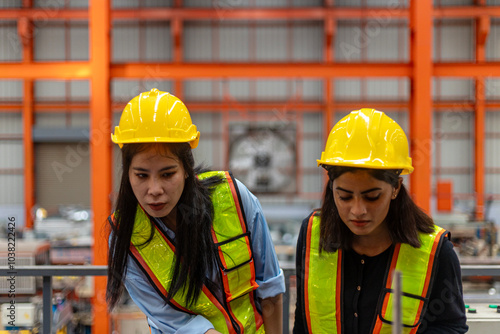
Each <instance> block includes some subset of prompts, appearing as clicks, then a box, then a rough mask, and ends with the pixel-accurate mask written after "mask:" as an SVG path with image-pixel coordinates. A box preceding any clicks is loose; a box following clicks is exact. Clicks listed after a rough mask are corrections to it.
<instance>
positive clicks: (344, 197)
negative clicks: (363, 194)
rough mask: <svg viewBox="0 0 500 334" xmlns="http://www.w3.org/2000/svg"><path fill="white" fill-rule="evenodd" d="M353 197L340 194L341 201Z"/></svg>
mask: <svg viewBox="0 0 500 334" xmlns="http://www.w3.org/2000/svg"><path fill="white" fill-rule="evenodd" d="M351 198H352V197H351V196H339V199H340V200H341V201H348V200H350V199H351Z"/></svg>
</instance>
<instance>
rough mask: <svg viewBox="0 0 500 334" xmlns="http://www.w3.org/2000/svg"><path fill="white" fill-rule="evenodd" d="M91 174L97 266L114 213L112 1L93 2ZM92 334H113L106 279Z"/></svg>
mask: <svg viewBox="0 0 500 334" xmlns="http://www.w3.org/2000/svg"><path fill="white" fill-rule="evenodd" d="M89 28H90V40H91V42H90V57H91V59H90V63H91V65H90V67H91V70H92V72H91V78H92V82H91V101H90V107H91V108H90V164H91V165H90V166H91V167H90V171H91V196H92V198H91V203H92V211H93V237H94V246H93V264H94V265H105V264H107V261H106V260H107V257H106V254H107V247H108V241H107V239H106V238H105V233H103V232H104V228H105V224H106V218H107V217H108V215H109V214H110V212H111V201H110V194H111V177H112V176H111V175H112V174H111V139H110V133H111V103H110V88H109V84H110V76H109V72H110V4H109V0H92V1H91V2H90V20H89ZM94 282H95V283H94V287H95V294H94V297H93V299H92V312H93V324H92V333H95V334H106V333H109V332H110V330H109V327H110V326H109V314H108V312H107V307H106V298H105V295H106V278H105V277H99V276H96V277H94Z"/></svg>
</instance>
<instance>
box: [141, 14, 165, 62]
mask: <svg viewBox="0 0 500 334" xmlns="http://www.w3.org/2000/svg"><path fill="white" fill-rule="evenodd" d="M170 30H171V29H170V22H169V21H166V22H163V21H161V22H145V23H144V33H143V34H142V36H144V37H145V39H146V48H145V50H144V59H143V60H144V61H171V60H172V35H171V32H170Z"/></svg>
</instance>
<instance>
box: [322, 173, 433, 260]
mask: <svg viewBox="0 0 500 334" xmlns="http://www.w3.org/2000/svg"><path fill="white" fill-rule="evenodd" d="M324 168H325V169H326V170H327V172H328V178H329V182H328V183H327V185H326V187H325V192H324V195H323V203H322V207H321V213H320V216H321V224H320V251H323V250H324V251H327V252H334V251H336V250H337V249H350V248H351V247H352V240H353V233H352V232H351V230H349V228H348V227H347V226H346V224H344V222H343V221H342V219H341V218H340V215H339V212H338V209H337V206H336V205H335V200H334V197H333V190H332V183H333V181H334V180H335V179H336V178H338V177H339V176H340V175H342V174H344V173H348V172H356V171H359V170H363V169H364V170H367V171H368V172H369V173H370V175H371V176H373V177H374V178H376V179H377V180H381V181H384V182H387V183H389V184H390V185H391V186H393V187H394V188H397V187H398V183H399V175H400V174H401V170H394V169H366V168H356V167H343V166H324ZM385 220H386V222H387V226H388V227H389V232H390V235H391V239H392V242H393V243H406V244H409V245H411V246H413V247H415V248H419V247H420V239H419V236H418V234H419V232H421V233H430V232H432V231H433V226H434V222H433V220H432V218H431V217H429V216H428V215H427V214H426V213H425V212H424V211H423V210H422V209H420V208H419V207H418V206H417V205H416V204H415V202H414V201H413V200H412V199H411V197H410V195H409V194H408V192H407V191H406V188H405V186H404V184H401V189H400V190H399V193H398V196H397V197H396V198H395V199H394V200H391V203H390V206H389V212H388V213H387V217H386V218H385Z"/></svg>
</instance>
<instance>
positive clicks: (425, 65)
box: [410, 0, 432, 213]
mask: <svg viewBox="0 0 500 334" xmlns="http://www.w3.org/2000/svg"><path fill="white" fill-rule="evenodd" d="M410 3H411V4H410V12H411V17H410V29H411V34H410V35H411V47H410V50H411V60H412V64H413V71H412V72H413V73H412V75H413V78H412V79H413V80H412V92H413V94H412V97H411V108H410V142H411V145H410V149H411V157H412V159H413V166H414V167H415V171H414V172H413V173H412V174H411V177H410V183H411V189H410V190H411V193H412V195H413V199H414V200H415V202H416V204H417V205H418V206H419V207H421V208H422V209H423V210H425V211H426V212H427V213H430V198H431V195H432V192H431V147H432V143H431V138H432V130H431V120H432V96H431V77H432V52H431V50H432V17H431V14H432V0H418V1H411V2H410Z"/></svg>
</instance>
